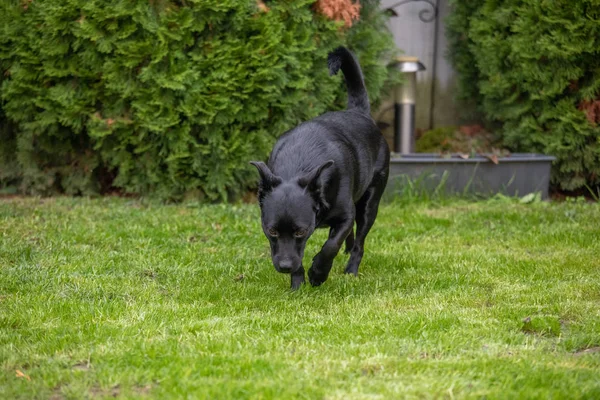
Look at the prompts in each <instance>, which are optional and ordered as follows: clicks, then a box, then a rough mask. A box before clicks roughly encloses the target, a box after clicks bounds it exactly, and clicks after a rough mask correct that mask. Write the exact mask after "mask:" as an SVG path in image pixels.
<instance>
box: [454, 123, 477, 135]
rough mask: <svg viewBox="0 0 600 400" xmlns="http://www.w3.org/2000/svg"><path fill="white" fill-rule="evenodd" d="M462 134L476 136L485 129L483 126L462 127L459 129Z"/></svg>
mask: <svg viewBox="0 0 600 400" xmlns="http://www.w3.org/2000/svg"><path fill="white" fill-rule="evenodd" d="M458 129H459V130H460V133H462V134H464V135H467V136H475V135H477V134H478V133H479V132H481V131H483V127H482V126H481V125H462V126H460V127H459V128H458Z"/></svg>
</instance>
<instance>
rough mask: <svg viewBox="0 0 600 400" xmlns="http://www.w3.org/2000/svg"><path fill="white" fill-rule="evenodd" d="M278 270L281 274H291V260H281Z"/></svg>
mask: <svg viewBox="0 0 600 400" xmlns="http://www.w3.org/2000/svg"><path fill="white" fill-rule="evenodd" d="M279 270H280V271H281V272H291V271H292V260H289V259H288V260H281V261H280V262H279Z"/></svg>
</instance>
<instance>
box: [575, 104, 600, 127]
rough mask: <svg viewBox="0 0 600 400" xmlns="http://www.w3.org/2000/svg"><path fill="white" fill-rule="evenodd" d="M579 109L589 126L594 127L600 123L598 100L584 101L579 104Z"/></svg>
mask: <svg viewBox="0 0 600 400" xmlns="http://www.w3.org/2000/svg"><path fill="white" fill-rule="evenodd" d="M579 109H580V110H581V111H583V112H585V116H586V118H587V120H588V121H590V124H592V125H596V124H597V123H599V122H600V99H596V100H584V101H582V102H581V103H579Z"/></svg>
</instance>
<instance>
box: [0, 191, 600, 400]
mask: <svg viewBox="0 0 600 400" xmlns="http://www.w3.org/2000/svg"><path fill="white" fill-rule="evenodd" d="M325 235H326V232H325V231H319V232H318V233H317V234H316V235H315V237H313V238H312V239H311V240H310V243H309V247H308V249H307V251H306V254H307V256H306V260H305V265H307V266H308V265H310V259H311V257H312V256H313V255H314V254H315V252H316V251H317V249H318V246H319V245H320V244H321V243H322V242H323V240H324V238H325ZM346 260H347V256H345V255H339V256H338V258H337V259H336V263H335V264H334V269H333V271H332V274H331V276H330V278H329V280H328V281H327V282H326V283H325V284H324V285H323V286H321V287H318V288H312V287H310V286H305V287H303V288H302V289H301V290H299V291H298V292H290V291H289V289H288V285H289V277H288V276H284V275H280V274H278V273H276V272H275V270H274V269H273V267H272V265H271V262H270V258H269V250H268V244H267V240H266V239H265V238H264V237H263V235H262V232H261V231H260V224H259V211H258V208H257V206H246V205H239V206H226V205H220V206H203V207H196V206H192V205H188V206H185V205H182V206H158V205H153V204H146V203H143V202H138V201H130V200H125V199H114V198H106V199H100V200H87V199H68V198H58V199H50V200H40V199H12V200H1V201H0V365H1V368H2V370H1V373H0V398H2V399H9V398H52V399H63V398H85V397H89V398H101V397H111V396H121V397H148V398H160V399H163V398H184V397H187V398H236V399H239V398H281V399H285V398H310V399H315V398H317V399H318V398H327V399H354V398H357V399H358V398H360V399H364V398H382V399H388V398H482V397H487V398H556V399H562V398H570V399H574V398H589V399H593V398H596V399H597V398H600V378H599V377H600V352H597V351H596V350H599V349H600V348H599V346H600V206H599V205H598V204H582V203H578V202H569V203H560V204H556V203H553V204H550V203H541V202H533V203H531V204H520V203H519V202H517V201H509V200H506V199H504V200H502V199H500V200H498V199H497V200H489V201H485V202H480V203H469V202H464V201H458V202H454V201H445V202H444V204H441V205H440V204H437V205H436V204H433V203H431V202H429V203H428V204H417V203H416V202H412V203H409V204H400V203H398V204H395V205H385V206H383V207H382V208H381V210H380V215H379V218H378V221H377V223H376V224H375V227H374V229H373V231H372V233H371V235H370V236H369V238H368V239H367V250H366V252H365V257H364V260H363V263H362V266H361V271H360V276H359V277H358V278H353V277H349V276H344V275H343V274H342V271H343V266H344V263H345V261H346ZM586 349H587V350H586ZM17 370H18V371H21V372H22V373H23V374H25V375H27V376H28V377H29V378H30V380H28V379H27V378H26V377H17V376H16V374H17V372H16V371H17Z"/></svg>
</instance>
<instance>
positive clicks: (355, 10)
mask: <svg viewBox="0 0 600 400" xmlns="http://www.w3.org/2000/svg"><path fill="white" fill-rule="evenodd" d="M315 10H316V11H317V12H318V13H319V14H323V15H324V16H326V17H327V18H329V19H332V20H335V21H344V25H345V26H346V27H350V26H352V23H353V21H355V20H357V19H358V18H359V17H360V4H359V3H358V1H357V2H356V3H354V2H353V1H352V0H318V1H317V2H316V3H315Z"/></svg>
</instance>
